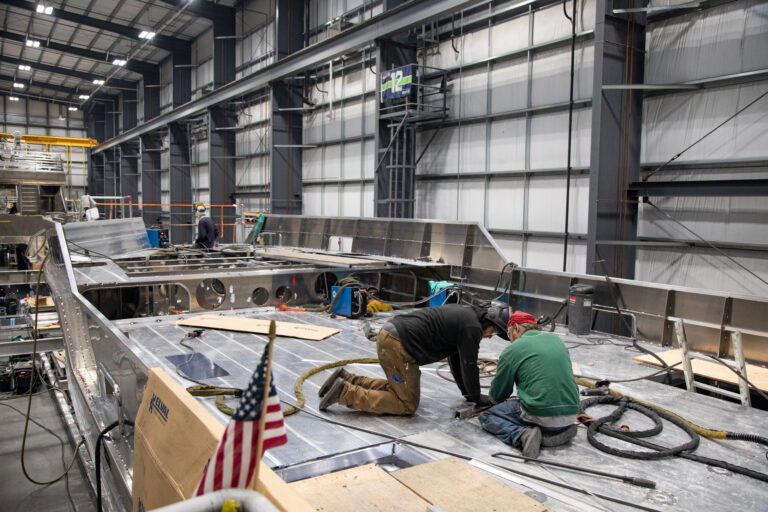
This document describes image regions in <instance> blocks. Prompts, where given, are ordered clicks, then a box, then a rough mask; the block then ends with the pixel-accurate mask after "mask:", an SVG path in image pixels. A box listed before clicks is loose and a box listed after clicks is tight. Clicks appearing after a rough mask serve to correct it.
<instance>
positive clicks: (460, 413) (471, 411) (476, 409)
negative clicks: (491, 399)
mask: <svg viewBox="0 0 768 512" xmlns="http://www.w3.org/2000/svg"><path fill="white" fill-rule="evenodd" d="M490 408H491V406H490V405H473V406H471V407H467V408H465V409H454V411H453V417H454V419H457V420H466V419H469V418H474V417H475V416H477V415H478V414H480V413H481V412H483V411H485V410H487V409H490Z"/></svg>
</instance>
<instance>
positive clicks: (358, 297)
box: [331, 286, 368, 318]
mask: <svg viewBox="0 0 768 512" xmlns="http://www.w3.org/2000/svg"><path fill="white" fill-rule="evenodd" d="M367 312H368V294H367V293H366V291H365V290H363V289H362V288H360V287H359V286H346V287H345V286H331V313H332V314H334V315H341V316H346V317H347V318H360V317H362V316H365V315H366V313H367Z"/></svg>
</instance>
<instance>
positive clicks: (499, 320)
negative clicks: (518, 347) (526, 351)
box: [485, 301, 509, 341]
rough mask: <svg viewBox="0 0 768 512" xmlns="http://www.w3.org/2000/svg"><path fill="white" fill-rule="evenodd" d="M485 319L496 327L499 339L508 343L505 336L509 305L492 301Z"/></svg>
mask: <svg viewBox="0 0 768 512" xmlns="http://www.w3.org/2000/svg"><path fill="white" fill-rule="evenodd" d="M485 319H486V320H487V321H489V322H491V323H493V324H494V325H495V326H496V333H497V334H498V335H499V337H500V338H503V339H505V340H507V341H509V336H507V322H508V321H509V305H507V304H504V303H503V302H499V301H493V302H491V305H490V306H489V307H488V312H487V313H486V314H485Z"/></svg>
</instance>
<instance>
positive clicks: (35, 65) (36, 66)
mask: <svg viewBox="0 0 768 512" xmlns="http://www.w3.org/2000/svg"><path fill="white" fill-rule="evenodd" d="M0 61H2V62H7V63H9V64H14V65H16V66H20V65H26V66H30V67H31V68H32V70H33V71H45V72H46V73H53V74H56V75H64V76H71V77H73V78H79V79H80V80H85V81H87V82H90V83H91V84H93V81H94V80H102V79H104V78H105V77H103V76H99V75H94V74H91V73H85V72H84V71H77V70H75V69H71V68H62V67H59V66H51V65H50V64H43V63H42V62H35V61H32V60H25V59H17V58H16V57H11V56H9V55H3V54H0ZM110 86H111V87H119V88H121V89H131V88H134V89H135V88H136V82H129V81H127V80H118V79H112V80H110V81H109V82H107V83H106V85H105V87H110Z"/></svg>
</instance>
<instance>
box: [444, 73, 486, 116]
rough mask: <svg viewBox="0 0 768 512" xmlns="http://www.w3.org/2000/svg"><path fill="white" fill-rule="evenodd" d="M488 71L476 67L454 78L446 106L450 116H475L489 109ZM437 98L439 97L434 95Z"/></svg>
mask: <svg viewBox="0 0 768 512" xmlns="http://www.w3.org/2000/svg"><path fill="white" fill-rule="evenodd" d="M487 91H488V73H487V72H486V70H485V69H476V70H473V71H468V72H465V73H462V74H461V76H459V77H458V78H456V79H454V80H453V82H452V86H451V91H450V93H449V94H448V97H447V100H448V101H447V102H446V106H447V107H448V116H449V117H450V118H454V119H460V118H465V117H475V116H479V115H483V114H485V113H486V111H487V102H488V94H487ZM434 99H435V100H437V97H434Z"/></svg>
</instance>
